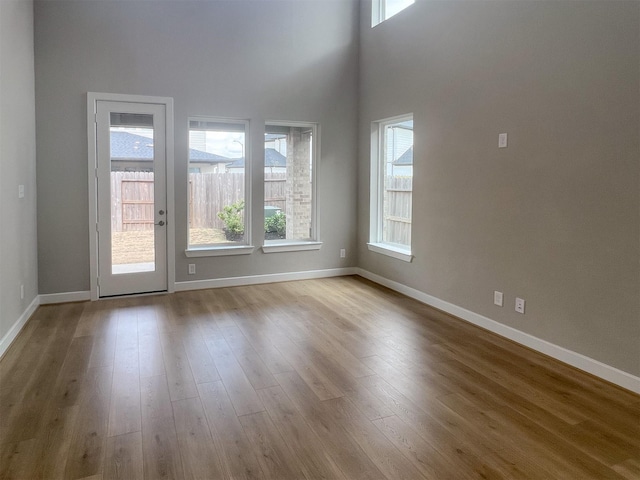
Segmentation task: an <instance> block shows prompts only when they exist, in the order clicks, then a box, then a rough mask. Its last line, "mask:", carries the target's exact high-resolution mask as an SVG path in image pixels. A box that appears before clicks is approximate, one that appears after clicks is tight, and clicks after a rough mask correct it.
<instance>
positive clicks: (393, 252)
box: [367, 113, 415, 262]
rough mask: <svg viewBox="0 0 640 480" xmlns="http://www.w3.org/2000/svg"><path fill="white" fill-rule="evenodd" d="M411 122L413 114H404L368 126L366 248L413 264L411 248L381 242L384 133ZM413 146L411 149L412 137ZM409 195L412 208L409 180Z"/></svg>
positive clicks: (382, 226)
mask: <svg viewBox="0 0 640 480" xmlns="http://www.w3.org/2000/svg"><path fill="white" fill-rule="evenodd" d="M413 120H414V116H413V113H407V114H403V115H398V116H395V117H389V118H384V119H382V120H377V121H374V122H372V123H371V164H370V167H371V171H370V187H369V188H370V194H369V196H370V206H369V242H368V243H367V247H368V249H369V250H370V251H372V252H376V253H379V254H382V255H387V256H389V257H393V258H396V259H398V260H402V261H405V262H411V261H412V260H413V257H414V256H413V253H412V245H408V246H406V245H401V244H396V243H391V242H385V241H384V240H383V239H384V236H383V228H384V188H385V183H384V182H385V169H386V148H385V147H386V144H385V132H384V131H385V129H386V128H387V127H388V126H389V125H393V124H396V123H400V122H406V121H412V122H413ZM414 132H415V130H414ZM413 145H415V133H414V141H413ZM414 151H415V150H414ZM412 178H413V174H412ZM411 191H412V196H411V202H412V205H413V180H412V188H411ZM411 212H412V213H411V215H412V223H411V227H410V228H411V229H412V230H413V208H411ZM412 243H413V236H412Z"/></svg>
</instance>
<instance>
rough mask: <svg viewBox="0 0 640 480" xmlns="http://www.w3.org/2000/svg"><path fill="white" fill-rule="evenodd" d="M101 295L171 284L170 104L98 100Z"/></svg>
mask: <svg viewBox="0 0 640 480" xmlns="http://www.w3.org/2000/svg"><path fill="white" fill-rule="evenodd" d="M95 119H96V153H97V155H96V191H97V212H96V213H97V225H96V226H97V232H98V233H97V260H98V268H97V271H98V296H99V297H108V296H113V295H127V294H134V293H148V292H161V291H166V290H167V283H168V282H167V180H166V178H167V175H166V173H167V162H166V121H167V119H166V106H165V105H161V104H150V103H134V102H120V101H102V100H98V101H97V102H96V117H95Z"/></svg>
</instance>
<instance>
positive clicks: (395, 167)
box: [391, 147, 413, 177]
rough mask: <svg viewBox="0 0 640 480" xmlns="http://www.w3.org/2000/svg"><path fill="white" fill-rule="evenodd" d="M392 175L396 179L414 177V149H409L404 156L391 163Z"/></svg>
mask: <svg viewBox="0 0 640 480" xmlns="http://www.w3.org/2000/svg"><path fill="white" fill-rule="evenodd" d="M391 175H392V176H394V177H412V176H413V147H409V148H408V149H407V150H406V151H405V152H404V153H403V154H402V155H400V156H399V157H398V158H397V159H396V160H394V161H393V162H391Z"/></svg>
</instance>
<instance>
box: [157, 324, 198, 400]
mask: <svg viewBox="0 0 640 480" xmlns="http://www.w3.org/2000/svg"><path fill="white" fill-rule="evenodd" d="M160 342H161V344H162V356H163V358H164V367H165V370H166V372H167V381H168V383H169V392H170V393H171V401H175V400H182V399H184V398H193V397H196V396H197V395H198V389H197V388H196V382H195V380H194V378H193V373H192V371H191V366H190V364H189V358H188V357H187V352H186V350H185V348H184V345H183V343H182V338H181V335H180V334H178V333H162V334H160Z"/></svg>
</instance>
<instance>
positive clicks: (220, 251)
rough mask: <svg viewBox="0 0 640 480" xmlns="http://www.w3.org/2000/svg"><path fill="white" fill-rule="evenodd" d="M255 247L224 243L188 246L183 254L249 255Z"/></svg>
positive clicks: (198, 255) (205, 255) (192, 255)
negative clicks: (196, 246)
mask: <svg viewBox="0 0 640 480" xmlns="http://www.w3.org/2000/svg"><path fill="white" fill-rule="evenodd" d="M255 248H256V247H254V246H253V245H238V246H235V245H225V246H221V247H203V248H188V249H187V250H185V251H184V254H185V255H186V256H187V257H189V258H191V257H222V256H226V255H250V254H252V253H253V251H254V250H255Z"/></svg>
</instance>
